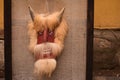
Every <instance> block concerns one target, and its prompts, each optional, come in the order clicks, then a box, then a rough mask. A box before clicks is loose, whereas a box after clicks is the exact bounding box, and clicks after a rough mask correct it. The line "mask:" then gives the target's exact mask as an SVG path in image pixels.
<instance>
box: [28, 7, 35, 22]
mask: <svg viewBox="0 0 120 80" xmlns="http://www.w3.org/2000/svg"><path fill="white" fill-rule="evenodd" d="M28 8H29V12H30V16H31V18H32V21H34V18H35V13H34V10H33V9H32V8H31V6H29V7H28Z"/></svg>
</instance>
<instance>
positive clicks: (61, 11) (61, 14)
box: [57, 8, 65, 21]
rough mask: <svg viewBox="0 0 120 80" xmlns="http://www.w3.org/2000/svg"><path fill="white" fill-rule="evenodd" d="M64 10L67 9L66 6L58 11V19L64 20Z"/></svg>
mask: <svg viewBox="0 0 120 80" xmlns="http://www.w3.org/2000/svg"><path fill="white" fill-rule="evenodd" d="M64 11H65V8H62V9H61V10H60V12H59V13H58V16H57V17H58V20H59V21H61V20H62V16H63V13H64Z"/></svg>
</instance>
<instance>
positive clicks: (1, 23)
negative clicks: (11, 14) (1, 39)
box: [0, 0, 4, 29]
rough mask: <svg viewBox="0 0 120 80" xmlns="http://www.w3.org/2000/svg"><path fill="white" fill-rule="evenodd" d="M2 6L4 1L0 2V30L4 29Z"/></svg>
mask: <svg viewBox="0 0 120 80" xmlns="http://www.w3.org/2000/svg"><path fill="white" fill-rule="evenodd" d="M3 6H4V0H0V29H3V28H4V27H3V25H4V23H3V20H4V19H3V18H4V8H3Z"/></svg>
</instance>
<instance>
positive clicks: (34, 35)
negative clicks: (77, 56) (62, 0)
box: [28, 7, 68, 77]
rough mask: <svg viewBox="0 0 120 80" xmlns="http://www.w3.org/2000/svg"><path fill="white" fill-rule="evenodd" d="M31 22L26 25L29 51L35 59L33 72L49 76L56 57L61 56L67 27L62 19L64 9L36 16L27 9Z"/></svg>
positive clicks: (54, 65)
mask: <svg viewBox="0 0 120 80" xmlns="http://www.w3.org/2000/svg"><path fill="white" fill-rule="evenodd" d="M29 11H30V15H31V18H32V22H30V23H29V24H28V34H29V37H30V44H29V50H30V51H31V53H33V55H34V57H35V64H34V72H35V73H36V75H38V76H42V75H48V76H49V77H50V76H51V74H52V72H53V71H54V70H55V68H56V57H58V56H59V55H60V54H61V51H62V50H63V47H64V39H65V36H66V35H67V31H68V25H67V24H66V22H65V20H64V19H63V13H64V8H63V9H61V10H60V11H59V12H54V13H52V14H37V13H35V12H34V11H33V9H32V8H31V7H29Z"/></svg>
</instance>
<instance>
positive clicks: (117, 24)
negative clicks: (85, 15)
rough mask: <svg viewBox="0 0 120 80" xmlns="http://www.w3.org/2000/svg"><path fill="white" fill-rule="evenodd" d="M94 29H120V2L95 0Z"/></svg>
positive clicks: (119, 0) (117, 0)
mask: <svg viewBox="0 0 120 80" xmlns="http://www.w3.org/2000/svg"><path fill="white" fill-rule="evenodd" d="M94 27H95V28H108V29H111V28H112V29H114V28H119V29H120V0H95V4H94Z"/></svg>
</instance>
